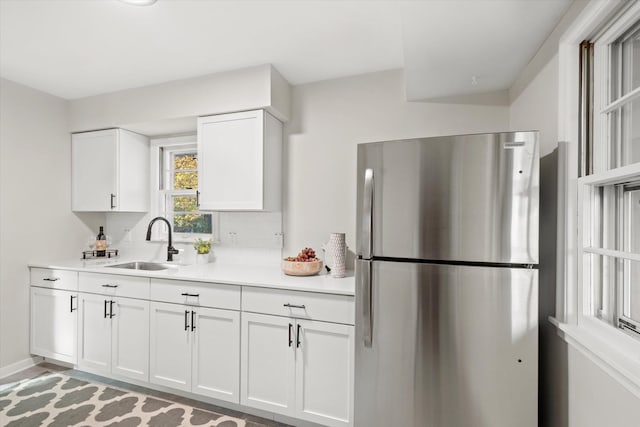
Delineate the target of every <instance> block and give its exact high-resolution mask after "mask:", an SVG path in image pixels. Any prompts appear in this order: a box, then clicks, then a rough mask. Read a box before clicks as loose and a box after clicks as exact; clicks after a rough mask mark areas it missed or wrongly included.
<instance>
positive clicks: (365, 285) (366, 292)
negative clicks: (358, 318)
mask: <svg viewBox="0 0 640 427" xmlns="http://www.w3.org/2000/svg"><path fill="white" fill-rule="evenodd" d="M371 268H372V263H371V261H362V269H361V271H360V274H359V275H358V279H359V280H358V287H359V292H360V295H362V335H363V341H364V346H365V347H371V341H372V335H373V315H372V312H371V305H372V304H371V303H372V301H371V300H372V295H371V286H372V284H371Z"/></svg>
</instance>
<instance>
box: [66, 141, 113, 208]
mask: <svg viewBox="0 0 640 427" xmlns="http://www.w3.org/2000/svg"><path fill="white" fill-rule="evenodd" d="M117 147H118V141H117V130H116V129H110V130H103V131H97V132H84V133H78V134H73V135H72V136H71V188H72V190H71V210H74V211H98V212H109V211H111V210H113V208H112V206H113V205H112V200H111V195H112V194H113V195H114V196H115V197H114V204H115V203H117V196H118V195H117V187H118V183H117V165H116V159H117Z"/></svg>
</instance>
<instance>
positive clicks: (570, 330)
mask: <svg viewBox="0 0 640 427" xmlns="http://www.w3.org/2000/svg"><path fill="white" fill-rule="evenodd" d="M549 321H550V322H551V323H552V324H553V325H554V326H555V327H556V328H557V329H558V335H559V336H560V337H561V338H562V339H563V340H564V341H565V342H567V343H568V344H569V345H571V346H573V347H574V348H575V349H577V350H578V351H580V352H581V353H582V354H584V355H585V356H587V357H588V358H589V359H590V360H591V361H592V362H593V363H595V364H596V365H597V366H598V367H600V368H601V369H602V370H604V371H605V372H606V373H607V374H609V375H610V376H611V377H613V378H614V379H615V380H616V381H618V382H619V383H620V384H621V385H622V386H623V387H624V388H626V389H627V390H629V391H630V392H631V393H633V395H635V396H636V397H638V398H640V352H637V351H630V350H629V347H632V348H633V347H636V346H640V344H639V343H636V342H635V340H634V339H633V338H631V337H627V336H625V334H624V333H623V332H620V331H618V330H617V329H615V328H613V327H611V326H606V327H603V328H600V327H597V328H590V327H585V326H578V325H572V324H568V323H561V322H559V321H558V320H557V319H556V318H555V317H549ZM599 329H603V330H604V329H609V331H607V332H606V333H602V331H600V330H599ZM621 340H622V341H626V342H627V343H626V344H625V345H622V346H621V345H620V341H621ZM628 340H630V341H628ZM627 344H629V345H627Z"/></svg>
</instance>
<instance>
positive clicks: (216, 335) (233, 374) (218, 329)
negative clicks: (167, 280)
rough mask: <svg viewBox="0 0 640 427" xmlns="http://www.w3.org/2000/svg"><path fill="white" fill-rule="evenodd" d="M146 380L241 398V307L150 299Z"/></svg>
mask: <svg viewBox="0 0 640 427" xmlns="http://www.w3.org/2000/svg"><path fill="white" fill-rule="evenodd" d="M150 318H151V329H150V330H151V335H150V348H151V360H150V370H151V376H150V382H151V383H154V384H159V385H164V386H167V387H172V388H176V389H179V390H183V391H188V392H193V393H196V394H200V395H203V396H209V397H213V398H216V399H220V400H224V401H227V402H233V403H239V400H240V398H239V381H238V378H239V373H240V354H239V352H240V313H239V312H238V311H234V310H221V309H214V308H208V307H198V306H191V305H183V304H172V303H164V302H152V303H151V315H150Z"/></svg>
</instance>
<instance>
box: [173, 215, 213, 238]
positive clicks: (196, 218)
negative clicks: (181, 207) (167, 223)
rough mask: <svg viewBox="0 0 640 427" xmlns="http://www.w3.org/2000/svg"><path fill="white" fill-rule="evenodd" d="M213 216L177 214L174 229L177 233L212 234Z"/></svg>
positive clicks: (174, 218)
mask: <svg viewBox="0 0 640 427" xmlns="http://www.w3.org/2000/svg"><path fill="white" fill-rule="evenodd" d="M211 224H212V221H211V214H201V213H176V214H175V215H174V217H173V228H174V230H175V232H176V233H207V234H211V233H212V230H213V228H212V225H211Z"/></svg>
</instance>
